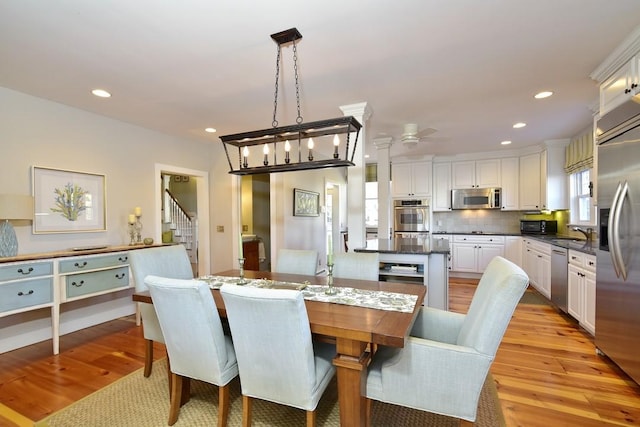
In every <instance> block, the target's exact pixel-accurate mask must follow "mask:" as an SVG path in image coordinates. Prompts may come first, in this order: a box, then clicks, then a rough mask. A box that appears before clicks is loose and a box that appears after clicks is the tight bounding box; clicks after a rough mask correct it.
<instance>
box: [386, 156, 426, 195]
mask: <svg viewBox="0 0 640 427" xmlns="http://www.w3.org/2000/svg"><path fill="white" fill-rule="evenodd" d="M391 167H392V169H391V197H393V198H407V197H430V196H431V173H432V167H431V162H413V163H401V162H394V163H393V164H392V165H391Z"/></svg>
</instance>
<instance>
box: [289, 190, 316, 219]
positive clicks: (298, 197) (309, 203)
mask: <svg viewBox="0 0 640 427" xmlns="http://www.w3.org/2000/svg"><path fill="white" fill-rule="evenodd" d="M319 206H320V193H316V192H315V191H307V190H301V189H299V188H294V189H293V215H294V216H319V215H320V211H319V209H318V208H319Z"/></svg>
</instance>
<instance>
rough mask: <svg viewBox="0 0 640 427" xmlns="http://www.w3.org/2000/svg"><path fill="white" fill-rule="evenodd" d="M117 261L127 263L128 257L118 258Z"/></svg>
mask: <svg viewBox="0 0 640 427" xmlns="http://www.w3.org/2000/svg"><path fill="white" fill-rule="evenodd" d="M118 261H120V262H127V261H129V257H128V256H123V257H122V256H121V257H118Z"/></svg>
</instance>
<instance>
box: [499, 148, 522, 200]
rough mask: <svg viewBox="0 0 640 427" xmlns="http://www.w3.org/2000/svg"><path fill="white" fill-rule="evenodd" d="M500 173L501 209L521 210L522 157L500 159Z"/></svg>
mask: <svg viewBox="0 0 640 427" xmlns="http://www.w3.org/2000/svg"><path fill="white" fill-rule="evenodd" d="M500 175H501V184H500V187H501V188H502V193H501V196H500V197H501V207H500V209H502V210H503V211H517V210H519V209H520V200H519V194H520V192H519V190H520V189H519V182H520V159H519V158H517V157H508V158H504V159H500Z"/></svg>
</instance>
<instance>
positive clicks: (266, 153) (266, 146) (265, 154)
mask: <svg viewBox="0 0 640 427" xmlns="http://www.w3.org/2000/svg"><path fill="white" fill-rule="evenodd" d="M262 152H263V153H264V161H263V162H262V163H263V164H264V165H265V166H267V165H268V164H269V146H268V145H267V144H264V148H263V149H262Z"/></svg>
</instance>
